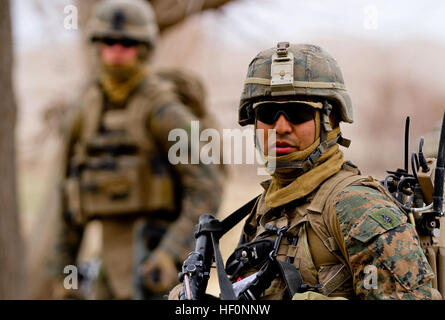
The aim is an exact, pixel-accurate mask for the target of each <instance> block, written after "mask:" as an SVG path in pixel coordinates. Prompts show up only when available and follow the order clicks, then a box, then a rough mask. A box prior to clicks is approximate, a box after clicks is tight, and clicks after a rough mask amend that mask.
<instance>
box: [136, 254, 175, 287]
mask: <svg viewBox="0 0 445 320" xmlns="http://www.w3.org/2000/svg"><path fill="white" fill-rule="evenodd" d="M140 271H141V273H142V276H143V278H144V284H145V286H146V287H147V288H148V289H149V290H151V291H152V292H153V293H157V294H163V293H167V292H168V291H169V290H170V289H172V288H173V286H174V285H175V284H177V283H178V270H177V269H176V265H175V261H174V259H173V258H172V256H171V255H170V254H168V253H167V252H165V251H164V250H162V249H156V250H155V251H153V253H152V254H151V255H150V257H149V258H148V259H147V261H145V263H144V264H143V265H142V267H141V270H140Z"/></svg>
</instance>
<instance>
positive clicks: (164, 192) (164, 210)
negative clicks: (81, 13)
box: [51, 0, 224, 299]
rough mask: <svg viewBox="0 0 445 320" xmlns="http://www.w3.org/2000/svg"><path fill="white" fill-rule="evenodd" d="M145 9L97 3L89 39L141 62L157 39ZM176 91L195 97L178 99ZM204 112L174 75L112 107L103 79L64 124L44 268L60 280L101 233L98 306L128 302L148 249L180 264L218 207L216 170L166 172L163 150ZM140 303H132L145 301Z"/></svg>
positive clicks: (139, 4)
mask: <svg viewBox="0 0 445 320" xmlns="http://www.w3.org/2000/svg"><path fill="white" fill-rule="evenodd" d="M149 9H150V8H149V7H148V5H147V4H146V2H144V1H128V0H127V1H126V0H110V1H103V2H101V3H100V4H99V7H98V11H97V14H96V17H95V18H94V19H96V20H95V21H93V31H92V33H91V35H90V39H91V40H92V41H99V42H100V41H102V40H103V39H104V38H107V39H109V38H113V39H124V40H126V39H130V40H132V41H137V43H138V46H140V48H139V49H140V51H139V52H141V51H142V52H143V53H144V57H142V59H144V61H145V59H146V58H147V57H148V53H149V50H150V49H151V47H153V46H154V44H155V40H156V36H157V29H156V28H157V27H156V25H155V21H154V20H153V19H154V17H153V14H152V12H151V11H150V10H149ZM144 15H145V16H144ZM154 28H155V29H154ZM147 49H148V50H147ZM143 67H144V68H145V65H144V66H143ZM172 77H173V78H174V77H176V78H175V79H172ZM181 81H182V82H181ZM184 85H189V87H190V88H194V90H196V91H195V92H186V91H187V88H186V86H184ZM190 88H189V89H190ZM203 103H204V102H203V88H202V86H201V84H200V83H199V81H198V80H197V79H196V78H194V77H192V76H190V75H188V74H186V73H184V72H182V71H163V72H154V71H152V70H150V71H148V72H146V73H144V76H143V77H141V78H140V80H138V81H137V83H136V85H135V86H134V88H132V89H131V91H130V93H129V94H128V96H127V97H126V98H125V99H124V100H123V101H121V102H119V103H116V102H114V101H113V100H112V99H111V98H110V96H108V95H107V92H106V91H105V90H104V82H103V81H102V78H99V81H95V82H93V83H91V84H90V85H89V86H88V89H87V90H86V91H85V92H84V94H83V96H82V98H81V99H80V106H79V107H78V108H76V109H75V110H74V111H73V112H72V114H71V115H70V116H69V117H68V120H67V123H68V125H67V129H66V142H65V143H66V151H65V155H66V160H65V163H66V166H65V172H64V175H65V180H64V183H63V185H64V191H65V192H64V198H63V204H64V205H63V221H62V222H61V226H60V229H61V231H60V237H59V241H58V243H57V257H55V258H54V260H55V261H51V263H52V265H53V268H54V270H55V272H56V273H57V275H58V276H63V274H62V270H63V267H64V266H65V265H70V264H75V262H76V256H77V254H78V250H79V246H80V244H81V240H82V237H83V233H84V230H85V227H86V225H87V224H88V223H89V222H90V221H92V220H99V221H101V223H102V227H103V238H102V247H103V248H102V251H103V253H102V257H101V258H102V260H103V261H102V266H103V267H102V270H101V274H100V276H99V278H100V279H101V280H103V281H102V283H103V284H104V286H105V290H102V292H103V293H104V294H103V295H99V296H96V298H118V299H128V298H132V297H135V293H134V285H135V284H136V285H139V286H140V284H137V283H136V282H138V281H140V279H138V278H137V275H138V270H137V268H138V267H139V264H140V263H142V262H143V260H145V259H146V258H148V257H149V256H150V253H151V252H152V251H153V250H154V249H155V248H161V249H162V250H163V251H165V252H167V253H168V254H169V255H170V256H171V257H172V259H173V261H174V262H175V263H176V264H177V265H178V266H179V265H180V262H181V261H182V260H183V259H184V258H185V255H186V254H187V253H188V252H189V251H191V249H192V246H193V240H194V239H193V235H191V234H190V230H193V227H194V225H195V224H196V222H197V220H198V217H199V216H200V215H201V214H204V213H208V212H216V211H217V210H218V206H219V203H220V201H221V193H222V183H223V176H224V172H223V170H222V169H221V167H220V166H218V165H204V164H202V163H198V164H182V163H179V164H177V165H172V164H170V162H169V158H168V153H169V149H170V148H171V146H173V145H174V144H176V143H177V142H176V141H169V133H170V131H171V130H173V129H182V130H184V132H186V133H187V135H188V139H190V138H191V132H190V126H191V122H192V121H198V120H199V121H200V129H205V128H206V126H208V125H209V124H210V120H209V119H208V117H207V116H206V114H205V108H204V106H203ZM187 143H188V144H187V146H186V148H188V151H189V152H188V154H189V155H190V153H191V150H190V141H187ZM198 151H199V150H198ZM189 160H190V157H189ZM189 163H190V162H189ZM62 284H63V282H60V283H58V286H61V285H62ZM69 293H70V292H68V294H69ZM144 294H145V296H144ZM144 294H142V296H141V294H139V296H137V298H147V297H150V292H145V293H144ZM151 297H153V296H152V295H151Z"/></svg>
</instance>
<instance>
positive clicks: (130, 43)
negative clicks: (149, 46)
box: [102, 38, 139, 48]
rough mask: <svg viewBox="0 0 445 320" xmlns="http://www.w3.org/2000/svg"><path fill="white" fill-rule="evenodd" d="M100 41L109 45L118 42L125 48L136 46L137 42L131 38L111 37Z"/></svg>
mask: <svg viewBox="0 0 445 320" xmlns="http://www.w3.org/2000/svg"><path fill="white" fill-rule="evenodd" d="M102 43H104V44H105V45H107V46H110V47H111V46H113V45H115V44H117V43H119V44H121V45H122V46H124V47H126V48H129V47H136V46H137V45H138V44H139V42H138V41H136V40H132V39H113V38H104V39H102Z"/></svg>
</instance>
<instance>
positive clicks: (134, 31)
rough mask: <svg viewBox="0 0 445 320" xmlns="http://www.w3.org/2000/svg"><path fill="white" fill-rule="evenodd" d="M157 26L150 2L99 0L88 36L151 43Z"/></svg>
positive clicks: (97, 39) (96, 38)
mask: <svg viewBox="0 0 445 320" xmlns="http://www.w3.org/2000/svg"><path fill="white" fill-rule="evenodd" d="M158 34H159V29H158V25H157V22H156V17H155V14H154V12H153V9H152V7H151V5H150V4H149V3H148V2H147V1H144V0H102V1H101V2H100V3H99V4H98V5H97V7H96V10H95V13H94V16H93V18H92V19H91V21H90V23H89V26H88V38H89V40H91V41H100V40H103V39H106V38H111V39H128V40H133V41H137V42H139V43H143V44H146V45H148V46H150V47H154V46H155V44H156V41H157V38H158Z"/></svg>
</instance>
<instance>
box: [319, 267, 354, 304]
mask: <svg viewBox="0 0 445 320" xmlns="http://www.w3.org/2000/svg"><path fill="white" fill-rule="evenodd" d="M349 278H351V273H350V272H349V270H348V269H347V268H346V266H345V265H344V264H343V265H342V266H341V267H340V269H338V271H337V272H336V273H335V274H334V275H333V276H332V277H331V278H329V279H328V280H327V281H326V282H325V283H323V289H322V293H323V294H324V295H325V296H329V295H330V294H331V293H332V292H334V291H335V290H336V289H337V288H338V287H340V286H341V285H342V284H343V283H345V282H346V281H347V280H348V279H349Z"/></svg>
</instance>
